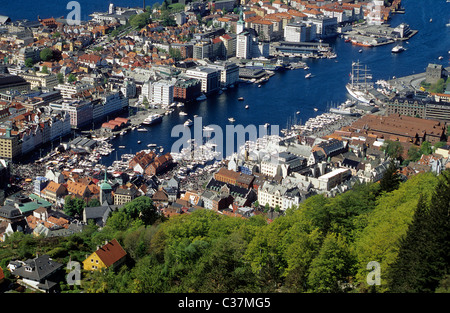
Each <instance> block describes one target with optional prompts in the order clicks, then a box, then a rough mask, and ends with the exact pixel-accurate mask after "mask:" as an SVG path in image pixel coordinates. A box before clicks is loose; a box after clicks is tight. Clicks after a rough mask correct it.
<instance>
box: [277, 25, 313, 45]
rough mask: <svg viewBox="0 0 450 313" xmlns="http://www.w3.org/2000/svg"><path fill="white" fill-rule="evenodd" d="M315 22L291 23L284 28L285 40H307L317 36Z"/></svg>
mask: <svg viewBox="0 0 450 313" xmlns="http://www.w3.org/2000/svg"><path fill="white" fill-rule="evenodd" d="M316 34H317V30H316V25H315V24H312V23H310V24H306V23H300V22H298V23H290V24H287V25H286V27H285V28H284V40H285V41H287V42H305V41H312V40H314V39H315V38H316Z"/></svg>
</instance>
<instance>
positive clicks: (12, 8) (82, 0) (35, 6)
mask: <svg viewBox="0 0 450 313" xmlns="http://www.w3.org/2000/svg"><path fill="white" fill-rule="evenodd" d="M70 1H72V0H34V1H33V0H18V1H7V0H0V15H6V16H9V17H10V18H11V20H13V21H15V20H19V19H27V20H30V21H32V20H36V19H37V17H38V16H40V17H41V18H49V17H55V18H56V17H67V14H69V12H70V10H71V8H69V9H67V4H68V3H69V2H70ZM76 1H77V2H78V3H79V4H80V8H81V19H82V20H89V19H90V18H89V14H91V13H93V12H106V11H108V6H109V4H110V3H111V2H112V3H114V4H115V5H116V6H120V7H142V6H143V3H144V0H76ZM155 2H160V3H161V2H162V1H158V0H145V5H146V6H148V5H152V4H153V3H155Z"/></svg>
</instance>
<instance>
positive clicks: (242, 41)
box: [236, 31, 253, 59]
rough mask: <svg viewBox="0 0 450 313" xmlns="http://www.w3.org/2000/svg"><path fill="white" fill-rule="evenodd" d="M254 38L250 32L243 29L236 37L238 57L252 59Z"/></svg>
mask: <svg viewBox="0 0 450 313" xmlns="http://www.w3.org/2000/svg"><path fill="white" fill-rule="evenodd" d="M252 45H253V38H252V35H251V34H250V32H248V31H243V32H241V33H239V34H238V35H237V37H236V58H239V59H251V57H252Z"/></svg>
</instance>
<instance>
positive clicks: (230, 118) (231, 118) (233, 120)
mask: <svg viewBox="0 0 450 313" xmlns="http://www.w3.org/2000/svg"><path fill="white" fill-rule="evenodd" d="M228 120H229V121H230V122H235V121H236V120H235V119H234V117H229V118H228Z"/></svg>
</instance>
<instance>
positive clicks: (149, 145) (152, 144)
mask: <svg viewBox="0 0 450 313" xmlns="http://www.w3.org/2000/svg"><path fill="white" fill-rule="evenodd" d="M147 147H149V148H151V147H156V143H149V144H148V145H147Z"/></svg>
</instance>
